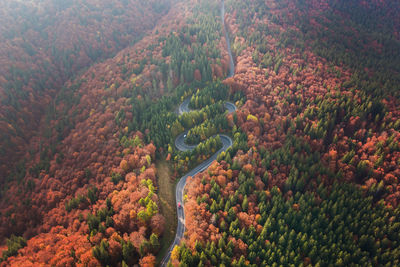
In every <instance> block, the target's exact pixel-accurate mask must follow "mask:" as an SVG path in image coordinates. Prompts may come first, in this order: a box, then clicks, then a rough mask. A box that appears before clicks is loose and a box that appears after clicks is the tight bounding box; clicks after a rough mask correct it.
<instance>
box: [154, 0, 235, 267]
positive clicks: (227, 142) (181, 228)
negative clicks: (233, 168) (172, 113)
mask: <svg viewBox="0 0 400 267" xmlns="http://www.w3.org/2000/svg"><path fill="white" fill-rule="evenodd" d="M224 17H225V4H224V2H223V1H222V7H221V20H222V24H223V25H224V32H225V38H226V43H227V49H228V53H229V67H230V68H229V75H228V77H232V76H233V75H234V73H235V65H234V63H233V58H232V51H231V45H230V41H229V36H228V32H227V30H226V26H225V20H224ZM189 102H190V97H189V98H186V99H185V100H184V101H183V102H182V104H181V105H180V106H179V109H178V112H179V114H183V113H185V112H190V111H191V110H190V108H189ZM224 105H225V108H226V109H227V110H228V112H229V113H231V112H234V111H235V110H236V106H235V104H233V103H231V102H228V101H226V102H225V103H224ZM187 132H188V131H185V132H183V133H181V134H180V135H179V136H178V137H177V138H176V139H175V147H176V148H177V149H178V150H180V151H188V150H192V149H194V148H195V147H196V145H187V144H186V143H185V138H186V134H187ZM219 136H220V139H221V142H222V148H221V149H219V150H218V151H217V152H216V153H214V154H213V155H212V156H211V157H210V158H208V159H207V160H206V161H204V162H202V163H200V164H199V165H197V166H196V167H195V168H193V169H192V170H191V171H189V172H188V173H186V174H185V175H184V176H182V177H181V178H180V180H179V182H178V184H177V185H176V191H175V197H176V210H177V217H178V226H177V229H176V235H175V239H174V242H172V244H171V245H170V247H169V249H168V251H167V253H166V255H165V256H164V258H163V260H162V261H161V266H167V264H168V262H169V259H170V258H171V252H172V250H173V249H174V247H175V246H176V245H179V244H180V242H181V239H182V237H183V234H184V232H185V212H184V209H183V207H179V206H178V205H179V204H178V203H183V191H184V188H185V185H186V180H187V178H188V177H189V176H194V175H196V174H198V173H200V172H202V171H204V170H206V169H207V168H208V167H209V166H210V165H211V163H212V162H213V161H214V160H216V159H217V157H218V155H219V154H220V153H221V152H222V151H226V150H227V149H228V148H229V147H231V146H232V139H231V138H230V137H229V136H226V135H223V134H220V135H219Z"/></svg>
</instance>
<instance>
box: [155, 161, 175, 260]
mask: <svg viewBox="0 0 400 267" xmlns="http://www.w3.org/2000/svg"><path fill="white" fill-rule="evenodd" d="M156 167H157V179H158V197H159V199H160V204H161V213H162V215H163V216H164V217H165V230H164V234H163V236H162V238H161V250H160V252H159V253H158V255H157V263H160V262H161V260H162V258H163V257H164V255H165V253H166V252H167V250H168V248H169V246H170V244H171V243H172V241H173V240H174V237H175V231H176V225H177V219H176V205H175V183H174V182H173V181H172V180H171V176H170V169H169V166H168V163H167V162H166V161H165V160H162V161H159V162H157V164H156Z"/></svg>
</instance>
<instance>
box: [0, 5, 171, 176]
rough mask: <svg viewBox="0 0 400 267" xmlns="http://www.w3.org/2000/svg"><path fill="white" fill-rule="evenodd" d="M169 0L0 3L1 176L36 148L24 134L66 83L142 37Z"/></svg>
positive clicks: (35, 126) (38, 123) (30, 134)
mask: <svg viewBox="0 0 400 267" xmlns="http://www.w3.org/2000/svg"><path fill="white" fill-rule="evenodd" d="M168 7H169V2H168V1H145V2H143V1H121V0H115V1H114V0H113V1H107V2H102V1H80V0H73V1H17V0H13V1H2V2H1V3H0V12H1V16H0V25H1V26H0V46H1V50H0V62H1V63H2V64H0V103H1V107H0V129H1V131H0V140H1V142H0V162H1V164H0V177H1V178H2V179H1V181H4V180H5V179H6V178H8V179H12V178H14V176H19V175H18V174H10V173H11V172H12V171H13V166H15V165H16V163H19V162H20V161H21V160H23V159H24V158H26V157H27V156H28V154H27V152H28V151H31V150H33V152H31V153H30V155H32V153H35V152H36V151H37V148H36V147H30V146H29V143H30V139H31V138H32V137H33V136H35V135H37V134H39V130H40V127H39V126H41V125H43V122H41V120H42V119H44V116H47V117H49V116H50V114H52V113H53V110H52V109H51V106H54V105H55V103H54V98H55V96H56V95H57V93H58V92H59V91H60V90H61V89H62V87H63V85H64V83H65V82H66V81H67V80H68V79H69V78H71V77H73V76H74V75H77V74H78V73H79V71H81V70H82V69H84V68H87V67H89V66H90V65H91V64H93V63H94V62H96V61H98V60H103V59H106V58H109V57H112V56H113V55H115V54H116V53H117V52H118V51H120V50H121V49H122V48H124V47H126V46H128V45H130V44H132V43H134V42H136V41H137V40H140V38H141V37H142V36H143V35H144V34H145V32H146V31H148V30H151V29H152V28H153V27H154V26H155V24H156V23H157V20H158V19H159V18H160V17H161V16H162V15H163V14H164V13H165V12H166V10H168ZM47 120H48V118H47ZM21 164H22V162H21ZM10 176H11V177H10ZM16 178H18V177H16ZM1 181H0V182H1Z"/></svg>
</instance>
